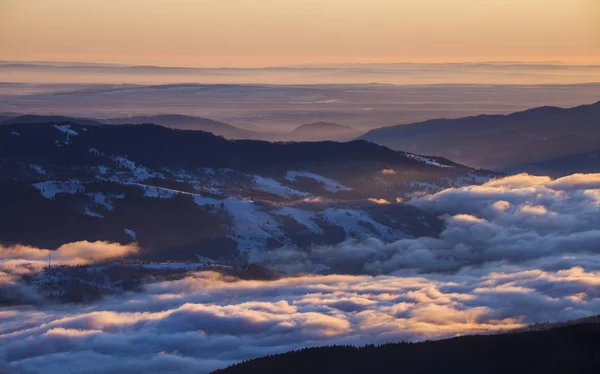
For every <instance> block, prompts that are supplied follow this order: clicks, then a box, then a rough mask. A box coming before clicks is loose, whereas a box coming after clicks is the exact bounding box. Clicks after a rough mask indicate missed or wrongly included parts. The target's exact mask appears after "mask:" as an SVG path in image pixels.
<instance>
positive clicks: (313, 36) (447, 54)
mask: <svg viewBox="0 0 600 374" xmlns="http://www.w3.org/2000/svg"><path fill="white" fill-rule="evenodd" d="M598 19H600V1H598V0H502V1H499V0H86V1H81V0H26V1H24V0H0V60H18V61H80V62H111V63H123V64H150V65H161V66H197V67H226V66H238V67H259V66H276V65H296V64H313V63H369V62H464V61H561V62H565V63H572V64H593V63H600V25H599V22H597V20H598Z"/></svg>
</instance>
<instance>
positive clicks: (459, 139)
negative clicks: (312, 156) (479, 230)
mask: <svg viewBox="0 0 600 374" xmlns="http://www.w3.org/2000/svg"><path fill="white" fill-rule="evenodd" d="M359 139H363V140H368V141H373V142H375V143H378V144H382V145H385V146H388V147H391V148H393V149H403V150H405V151H409V152H415V153H432V152H433V153H435V154H439V155H441V156H444V157H448V158H451V159H454V160H457V161H458V162H461V163H465V164H468V165H473V166H476V167H484V168H492V169H511V170H514V169H515V167H516V166H518V165H530V166H532V167H533V169H528V168H524V167H523V168H522V170H520V171H529V170H535V164H536V163H538V162H543V161H547V160H551V159H555V158H560V157H565V156H568V155H572V154H578V153H582V152H588V151H590V152H591V151H593V150H595V149H598V148H600V102H597V103H595V104H590V105H581V106H578V107H574V108H558V107H540V108H533V109H529V110H526V111H523V112H517V113H512V114H509V115H479V116H475V117H465V118H457V119H434V120H429V121H425V122H419V123H412V124H406V125H397V126H391V127H384V128H380V129H375V130H372V131H369V132H367V133H366V134H364V135H363V136H361V137H359ZM575 171H577V170H572V171H571V172H575Z"/></svg>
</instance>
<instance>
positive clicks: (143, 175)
mask: <svg viewBox="0 0 600 374" xmlns="http://www.w3.org/2000/svg"><path fill="white" fill-rule="evenodd" d="M115 163H116V164H117V166H119V167H121V168H125V169H127V170H129V171H130V172H132V173H133V175H134V178H135V179H136V180H138V181H143V180H146V179H148V178H150V177H153V176H154V174H153V173H151V172H150V171H149V170H148V169H146V168H145V167H144V166H138V165H136V164H135V162H133V161H131V160H128V159H126V158H125V157H121V156H117V157H116V158H115Z"/></svg>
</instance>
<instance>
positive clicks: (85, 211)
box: [84, 205, 104, 218]
mask: <svg viewBox="0 0 600 374" xmlns="http://www.w3.org/2000/svg"><path fill="white" fill-rule="evenodd" d="M84 214H85V215H86V216H90V217H96V218H104V216H103V215H102V214H98V213H96V212H94V211H92V210H91V209H90V208H89V207H88V206H87V205H86V206H85V208H84Z"/></svg>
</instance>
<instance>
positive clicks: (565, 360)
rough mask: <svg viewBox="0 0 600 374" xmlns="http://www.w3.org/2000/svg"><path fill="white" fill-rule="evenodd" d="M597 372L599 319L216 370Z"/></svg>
mask: <svg viewBox="0 0 600 374" xmlns="http://www.w3.org/2000/svg"><path fill="white" fill-rule="evenodd" d="M599 372H600V324H599V323H597V319H591V322H590V323H582V324H577V325H572V326H567V327H560V328H554V329H550V330H545V331H535V332H534V331H531V332H521V333H506V334H502V335H479V336H477V335H475V336H463V337H459V338H453V339H447V340H440V341H427V342H421V343H397V344H386V345H382V346H373V345H370V346H365V347H361V348H357V347H352V346H332V347H321V348H307V349H302V350H299V351H293V352H289V353H285V354H281V355H274V356H268V357H263V358H259V359H256V360H251V361H247V362H244V363H241V364H238V365H233V366H231V367H228V368H226V369H223V370H217V371H215V372H214V373H215V374H217V373H218V374H250V373H262V374H271V373H273V374H275V373H286V374H305V373H306V374H308V373H310V374H321V373H322V374H359V373H360V374H362V373H373V374H387V373H390V374H391V373H394V374H396V373H401V374H417V373H418V374H456V373H460V374H480V373H486V374H538V373H539V374H550V373H557V374H559V373H560V374H565V373H569V374H576V373H582V374H583V373H585V374H592V373H599Z"/></svg>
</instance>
